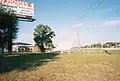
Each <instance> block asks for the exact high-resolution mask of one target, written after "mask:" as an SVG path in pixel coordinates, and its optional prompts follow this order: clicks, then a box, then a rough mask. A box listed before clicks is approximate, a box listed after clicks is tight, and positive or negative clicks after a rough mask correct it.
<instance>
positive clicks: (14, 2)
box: [0, 0, 34, 17]
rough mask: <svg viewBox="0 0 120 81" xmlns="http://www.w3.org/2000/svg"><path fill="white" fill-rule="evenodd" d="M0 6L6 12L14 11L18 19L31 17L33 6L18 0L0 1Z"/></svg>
mask: <svg viewBox="0 0 120 81" xmlns="http://www.w3.org/2000/svg"><path fill="white" fill-rule="evenodd" d="M0 6H1V7H2V8H4V9H5V10H6V11H7V10H10V11H14V14H16V15H17V16H18V17H33V16H34V4H33V3H31V2H24V1H20V0H0Z"/></svg>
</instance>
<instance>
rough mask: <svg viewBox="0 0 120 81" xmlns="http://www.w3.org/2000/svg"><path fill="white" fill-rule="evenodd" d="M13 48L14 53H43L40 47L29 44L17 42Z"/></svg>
mask: <svg viewBox="0 0 120 81" xmlns="http://www.w3.org/2000/svg"><path fill="white" fill-rule="evenodd" d="M12 47H13V51H14V52H41V51H40V49H39V48H38V46H36V45H32V44H29V43H23V42H16V43H13V46H12Z"/></svg>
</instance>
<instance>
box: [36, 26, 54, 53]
mask: <svg viewBox="0 0 120 81" xmlns="http://www.w3.org/2000/svg"><path fill="white" fill-rule="evenodd" d="M54 36H55V32H54V31H52V30H51V28H50V27H49V26H47V25H42V24H39V25H38V26H37V27H36V28H35V30H34V41H35V43H36V45H37V46H38V47H39V48H40V50H41V52H45V51H46V50H51V49H53V48H55V46H54V45H53V42H52V38H53V37H54Z"/></svg>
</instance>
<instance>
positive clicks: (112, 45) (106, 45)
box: [82, 42, 120, 48]
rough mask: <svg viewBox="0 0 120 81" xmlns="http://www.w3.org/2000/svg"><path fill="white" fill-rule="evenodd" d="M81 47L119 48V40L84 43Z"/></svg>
mask: <svg viewBox="0 0 120 81" xmlns="http://www.w3.org/2000/svg"><path fill="white" fill-rule="evenodd" d="M82 48H120V42H106V43H104V44H101V43H97V44H92V45H85V46H82Z"/></svg>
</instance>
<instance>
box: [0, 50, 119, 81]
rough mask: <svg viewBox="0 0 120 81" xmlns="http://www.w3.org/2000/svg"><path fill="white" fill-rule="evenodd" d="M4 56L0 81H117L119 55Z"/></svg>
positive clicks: (116, 52) (113, 52) (111, 53)
mask: <svg viewBox="0 0 120 81" xmlns="http://www.w3.org/2000/svg"><path fill="white" fill-rule="evenodd" d="M108 53H109V54H110V55H109V54H107V53H105V52H104V54H99V52H98V51H96V52H95V51H94V53H92V52H91V53H87V52H85V53H84V54H81V53H69V54H67V53H63V54H56V53H46V54H26V55H20V56H7V57H5V58H4V71H3V73H0V79H1V80H0V81H120V51H108Z"/></svg>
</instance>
